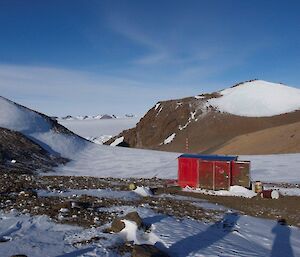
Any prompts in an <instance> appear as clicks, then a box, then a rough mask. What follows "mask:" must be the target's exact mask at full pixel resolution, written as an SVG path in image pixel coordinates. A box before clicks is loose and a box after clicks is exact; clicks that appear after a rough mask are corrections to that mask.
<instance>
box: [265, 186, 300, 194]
mask: <svg viewBox="0 0 300 257" xmlns="http://www.w3.org/2000/svg"><path fill="white" fill-rule="evenodd" d="M264 189H266V190H268V189H272V190H277V191H279V193H280V194H281V195H287V196H300V188H283V187H278V186H264Z"/></svg>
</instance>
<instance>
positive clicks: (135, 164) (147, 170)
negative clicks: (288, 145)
mask: <svg viewBox="0 0 300 257" xmlns="http://www.w3.org/2000/svg"><path fill="white" fill-rule="evenodd" d="M179 155H180V153H171V152H162V151H153V150H142V149H133V148H123V147H110V146H104V145H95V144H91V145H90V146H89V147H87V148H85V149H84V150H83V151H81V152H80V153H78V154H77V155H74V156H73V157H74V158H73V161H71V162H69V163H67V164H66V165H65V166H60V167H58V168H56V170H55V172H53V173H47V174H49V175H50V174H54V175H55V174H56V175H57V174H59V175H70V176H72V175H74V176H95V177H118V178H122V177H123V178H127V177H141V178H151V177H159V178H168V179H177V157H178V156H179ZM239 159H240V160H250V161H251V172H250V177H251V180H253V181H262V182H274V183H280V182H285V183H300V176H299V169H298V167H299V166H300V154H278V155H248V156H243V155H242V156H240V157H239Z"/></svg>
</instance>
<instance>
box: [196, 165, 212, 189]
mask: <svg viewBox="0 0 300 257" xmlns="http://www.w3.org/2000/svg"><path fill="white" fill-rule="evenodd" d="M198 162H199V187H200V188H205V189H213V186H214V172H213V171H214V164H213V162H210V161H201V160H198Z"/></svg>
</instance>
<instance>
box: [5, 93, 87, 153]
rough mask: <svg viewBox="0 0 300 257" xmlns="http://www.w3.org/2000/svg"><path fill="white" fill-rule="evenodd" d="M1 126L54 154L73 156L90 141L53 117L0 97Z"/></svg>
mask: <svg viewBox="0 0 300 257" xmlns="http://www.w3.org/2000/svg"><path fill="white" fill-rule="evenodd" d="M0 127H2V128H6V129H9V130H12V131H17V132H20V133H22V134H23V135H25V136H26V137H27V138H29V139H31V140H32V141H34V142H35V143H37V144H38V145H40V146H41V147H43V149H45V150H46V151H48V152H49V153H51V154H53V155H61V156H62V157H66V158H71V157H72V155H73V154H74V153H76V152H77V151H79V150H81V149H83V148H84V147H85V146H86V145H87V144H88V141H86V140H85V139H83V138H81V137H79V136H77V135H76V134H74V133H73V132H71V131H69V130H68V129H66V128H65V127H63V126H61V125H60V124H58V123H57V122H56V121H55V120H53V119H52V118H50V117H48V116H46V115H44V114H41V113H38V112H36V111H33V110H31V109H28V108H26V107H24V106H21V105H19V104H17V103H14V102H12V101H10V100H8V99H6V98H4V97H0Z"/></svg>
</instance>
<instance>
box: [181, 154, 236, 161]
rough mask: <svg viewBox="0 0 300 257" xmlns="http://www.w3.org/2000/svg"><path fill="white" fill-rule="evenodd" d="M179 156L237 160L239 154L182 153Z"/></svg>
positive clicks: (213, 159)
mask: <svg viewBox="0 0 300 257" xmlns="http://www.w3.org/2000/svg"><path fill="white" fill-rule="evenodd" d="M178 158H195V159H201V160H206V161H237V159H238V156H230V155H206V154H182V155H180V156H179V157H178Z"/></svg>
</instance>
